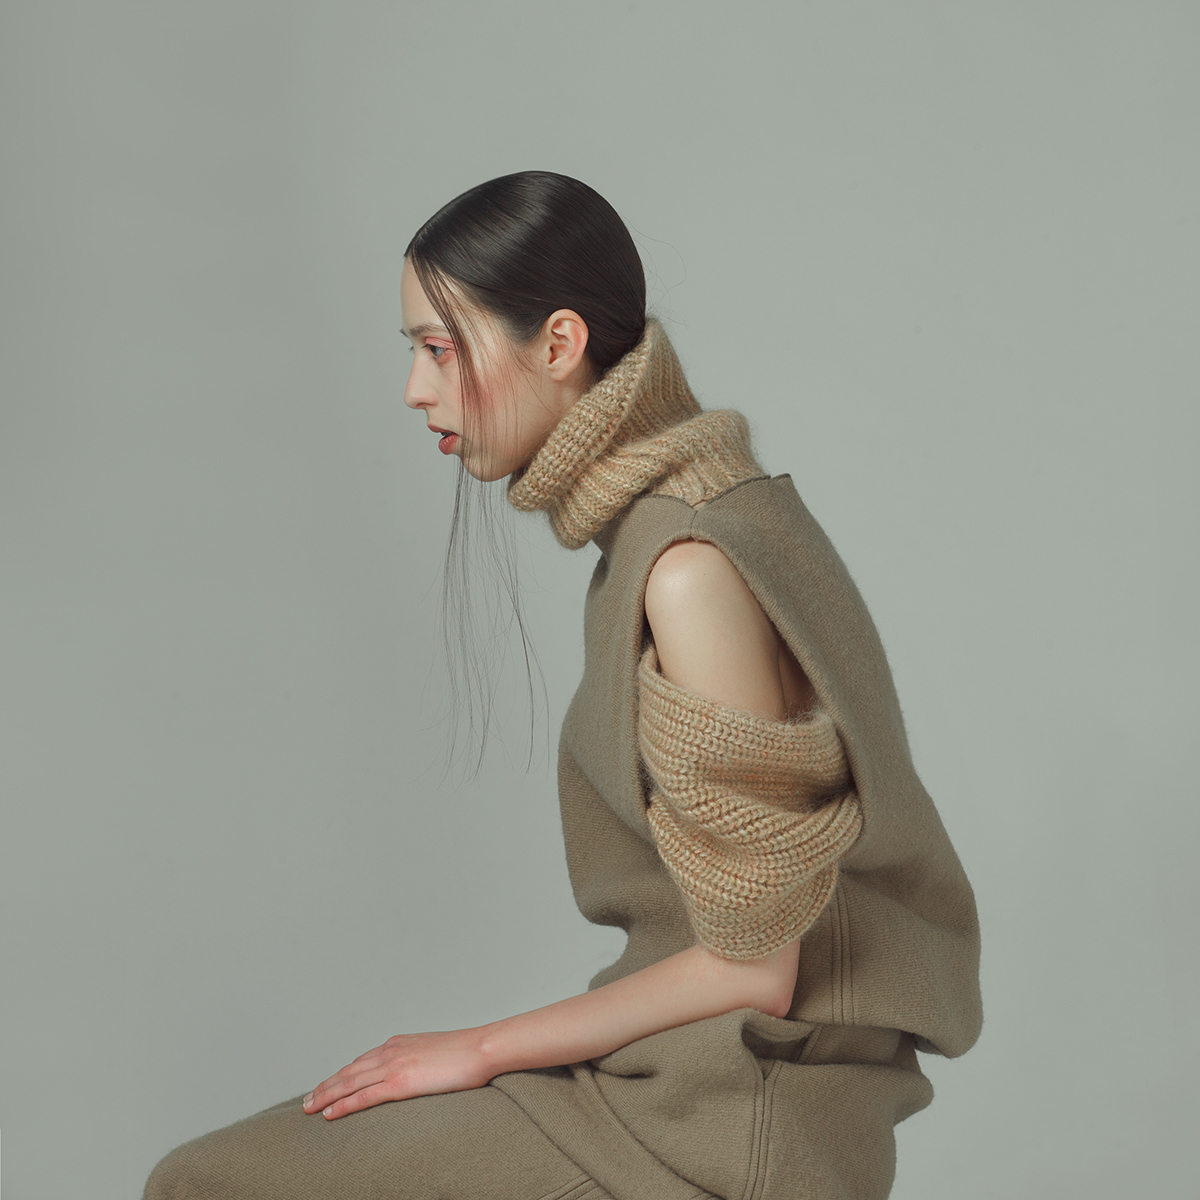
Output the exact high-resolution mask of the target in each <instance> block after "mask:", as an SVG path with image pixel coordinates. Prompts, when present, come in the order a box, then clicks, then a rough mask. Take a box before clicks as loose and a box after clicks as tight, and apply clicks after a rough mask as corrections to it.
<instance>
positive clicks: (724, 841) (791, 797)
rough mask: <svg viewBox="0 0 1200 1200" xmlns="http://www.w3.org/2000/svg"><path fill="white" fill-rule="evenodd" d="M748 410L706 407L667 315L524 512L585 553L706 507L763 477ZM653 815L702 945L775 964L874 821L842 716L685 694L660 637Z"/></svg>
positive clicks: (556, 432)
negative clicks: (855, 777)
mask: <svg viewBox="0 0 1200 1200" xmlns="http://www.w3.org/2000/svg"><path fill="white" fill-rule="evenodd" d="M763 476H764V472H763V471H762V469H761V467H760V466H759V465H758V463H757V461H756V460H755V458H754V455H753V452H752V451H751V448H750V440H749V429H748V427H747V424H746V420H745V418H744V417H743V416H742V414H741V413H738V412H736V411H733V410H718V411H710V412H705V411H702V410H701V408H700V406H699V405H698V404H697V402H696V400H695V397H694V396H693V395H692V392H691V390H690V388H689V387H688V385H687V381H686V378H685V376H684V373H683V369H682V367H681V365H680V363H679V360H678V358H677V356H676V355H675V351H674V349H673V347H672V346H671V343H670V341H669V340H668V338H667V335H666V333H665V332H664V330H663V328H662V326H661V325H660V324H659V322H657V321H656V320H654V319H653V318H652V319H650V320H649V321H648V322H647V325H646V331H645V334H644V336H643V338H642V340H641V341H640V342H639V344H638V345H637V346H636V347H635V348H634V349H633V350H631V351H630V352H629V353H628V354H626V355H625V356H624V358H622V359H621V360H620V361H619V362H617V363H616V364H615V365H614V366H613V367H612V368H611V369H610V370H609V371H608V372H606V373H605V375H604V376H603V377H602V378H601V379H600V380H599V381H598V382H597V383H596V384H595V385H594V386H593V387H592V388H591V389H589V390H588V391H587V392H586V393H584V395H583V396H582V397H580V399H579V400H578V401H577V402H576V403H575V404H574V405H573V406H572V408H571V409H570V411H569V412H568V413H567V414H566V415H565V416H564V417H563V418H562V420H561V421H559V422H558V424H557V425H556V426H555V427H554V429H553V430H552V431H551V433H550V436H549V437H548V438H547V440H546V442H545V443H544V444H543V445H542V447H541V448H540V449H539V451H538V452H537V454H536V455H535V456H534V457H533V459H532V460H531V461H530V463H529V464H528V466H527V467H526V468H525V469H524V470H523V471H520V472H517V473H516V474H514V475H513V476H512V478H511V480H510V482H509V492H508V495H509V499H510V501H511V502H512V504H513V505H514V506H515V507H516V508H518V509H522V510H524V511H532V510H535V509H544V510H545V511H546V512H547V513H548V515H549V518H550V523H551V526H552V528H553V529H554V532H555V535H556V536H557V537H558V539H559V541H560V542H562V544H563V545H565V546H568V547H570V548H572V549H574V548H578V547H580V546H582V545H584V544H585V543H586V542H587V541H588V540H589V539H590V538H592V537H593V536H594V535H595V534H596V533H598V532H599V531H600V530H601V529H602V528H603V527H604V526H605V525H606V524H607V523H608V522H609V521H610V520H612V518H613V517H614V516H616V514H617V513H619V512H620V511H621V510H622V509H623V508H624V507H625V506H626V505H628V504H629V502H630V501H631V500H632V499H633V498H634V497H635V496H637V495H639V494H641V493H644V492H650V493H653V494H658V495H670V496H675V497H677V498H678V499H681V500H683V501H685V502H686V503H688V504H690V505H692V506H693V507H697V506H700V505H702V504H704V503H706V502H707V501H709V500H711V499H712V498H713V497H714V496H716V495H718V494H719V493H720V492H722V491H724V490H726V489H727V488H730V487H733V486H734V485H735V484H737V483H740V482H744V481H746V480H750V479H755V478H762V477H763ZM638 706H639V709H638V740H639V746H640V749H641V754H642V761H643V764H644V766H645V769H646V772H647V775H648V777H649V784H650V786H649V788H648V793H649V794H648V798H647V813H646V815H647V819H648V822H649V825H650V829H651V831H652V833H653V836H654V840H655V844H656V846H657V849H658V852H659V854H660V856H661V857H662V860H663V863H664V865H665V866H666V868H667V870H668V872H669V873H670V875H671V877H672V878H673V879H674V880H675V882H676V884H677V885H678V886H679V889H680V892H681V894H682V897H683V901H684V905H685V907H686V909H687V912H688V915H689V917H690V919H691V922H692V927H693V930H694V931H695V934H696V937H697V939H698V940H699V941H701V942H702V943H703V944H704V945H706V946H707V947H708V948H709V949H711V950H712V951H713V952H714V953H716V954H719V955H721V956H722V957H724V958H732V959H747V958H757V957H760V956H762V955H765V954H769V953H771V952H772V951H774V950H777V949H779V948H780V947H782V946H784V945H786V944H787V943H788V942H790V941H792V940H794V939H795V938H797V937H799V936H800V935H801V934H803V933H804V931H805V930H807V929H808V928H809V927H810V926H811V925H812V924H813V922H814V921H816V919H817V918H818V917H819V916H820V914H821V912H822V910H823V909H824V908H825V906H826V904H827V903H828V902H829V899H830V897H831V896H832V894H833V891H834V887H835V886H836V883H837V872H838V860H839V859H840V858H841V856H842V855H843V854H844V853H845V851H846V850H847V849H849V847H850V846H851V845H852V844H853V842H854V840H855V838H856V837H857V836H858V833H859V831H860V829H861V826H862V817H861V812H860V806H859V803H858V797H857V795H856V794H855V792H854V789H853V781H852V780H851V778H850V772H849V768H848V766H847V763H846V757H845V754H844V752H843V749H842V745H841V741H840V739H839V737H838V733H837V730H836V728H835V726H834V723H833V720H832V718H831V717H830V716H829V714H828V713H826V712H825V711H824V710H823V709H821V708H820V707H819V706H818V707H815V708H813V709H811V710H809V711H808V712H807V713H804V714H802V715H801V716H800V717H798V718H796V719H793V720H790V721H775V720H771V719H769V718H765V717H761V716H757V715H754V714H750V713H745V712H739V711H736V710H733V709H730V708H727V707H726V706H724V705H722V704H719V703H717V702H716V701H714V700H711V699H709V698H708V697H705V696H701V695H698V694H697V693H695V692H691V691H688V690H687V689H685V688H681V687H678V686H677V685H675V684H673V683H671V682H670V681H669V680H667V679H666V678H665V677H664V676H663V675H662V674H661V672H660V671H659V669H658V659H657V655H656V653H655V649H654V645H653V643H652V642H650V643H648V644H647V645H646V647H645V650H644V652H643V654H642V657H641V661H640V663H639V666H638Z"/></svg>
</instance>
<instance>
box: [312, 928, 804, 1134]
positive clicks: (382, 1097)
mask: <svg viewBox="0 0 1200 1200" xmlns="http://www.w3.org/2000/svg"><path fill="white" fill-rule="evenodd" d="M799 956H800V943H799V941H798V940H797V941H795V942H792V943H791V944H790V945H787V946H785V947H784V948H783V949H782V950H778V951H776V952H775V953H774V954H770V955H767V956H765V957H763V958H756V959H752V960H747V961H744V962H733V961H730V960H728V959H724V958H718V957H717V956H716V955H715V954H713V953H712V952H711V951H709V950H706V949H705V948H704V947H703V946H691V947H689V948H688V949H687V950H681V951H680V952H679V953H678V954H673V955H671V957H670V958H664V959H663V960H662V962H657V963H655V964H654V965H653V966H650V967H644V968H643V969H642V970H640V971H635V972H634V973H633V974H632V975H627V976H625V978H624V979H618V980H616V981H615V982H614V983H608V984H605V985H604V987H601V988H597V989H596V990H595V991H594V992H585V993H584V994H583V995H581V996H571V997H570V998H569V999H567V1000H560V1001H558V1003H557V1004H548V1005H547V1006H546V1007H545V1008H539V1009H535V1010H534V1011H533V1012H527V1013H522V1014H521V1015H520V1016H517V1017H507V1018H505V1020H503V1021H495V1022H493V1023H492V1024H491V1025H482V1026H479V1027H478V1028H475V1029H455V1030H449V1031H446V1032H442V1033H402V1034H397V1035H396V1036H394V1037H390V1038H388V1040H387V1041H386V1042H384V1043H383V1045H382V1046H376V1047H375V1049H373V1050H368V1051H367V1053H366V1054H360V1055H359V1056H358V1058H356V1059H355V1060H354V1061H353V1062H352V1063H350V1064H349V1065H347V1066H345V1067H343V1068H342V1069H341V1070H340V1071H338V1072H337V1073H336V1074H334V1075H331V1076H330V1077H329V1078H328V1079H326V1080H325V1081H324V1082H323V1083H320V1084H318V1085H317V1086H316V1087H315V1088H314V1089H313V1090H312V1092H310V1093H309V1094H308V1095H307V1096H305V1098H304V1111H305V1112H308V1113H316V1112H321V1113H324V1115H325V1117H326V1119H328V1120H331V1121H332V1120H336V1119H337V1118H338V1117H344V1116H346V1115H347V1114H348V1113H352V1112H359V1111H361V1110H362V1109H364V1108H370V1107H371V1105H373V1104H383V1103H384V1102H386V1101H390V1100H407V1099H410V1098H411V1097H413V1096H432V1095H434V1094H436V1093H439V1092H457V1091H463V1090H465V1089H468V1088H477V1087H482V1086H483V1085H484V1084H485V1083H487V1082H488V1080H490V1079H494V1078H495V1077H496V1076H497V1075H503V1074H504V1073H505V1072H507V1071H522V1070H528V1069H530V1068H533V1067H557V1066H563V1065H565V1064H567V1063H574V1062H583V1061H584V1060H586V1059H589V1058H597V1057H599V1056H600V1055H601V1054H607V1053H609V1052H610V1051H612V1050H616V1049H618V1048H619V1047H621V1046H627V1045H628V1044H629V1043H630V1042H636V1041H637V1040H638V1038H643V1037H648V1036H649V1035H650V1034H652V1033H658V1032H659V1031H660V1030H663V1029H673V1028H675V1026H677V1025H686V1024H688V1023H689V1022H691V1021H700V1020H703V1019H704V1018H705V1017H715V1016H717V1015H718V1014H719V1013H724V1012H732V1011H733V1010H734V1009H738V1008H757V1009H760V1010H761V1011H762V1012H766V1013H771V1014H772V1015H774V1016H780V1017H782V1016H784V1015H785V1014H786V1013H787V1010H788V1007H789V1005H790V1003H791V999H792V991H793V989H794V987H795V982H796V964H797V962H798V960H799Z"/></svg>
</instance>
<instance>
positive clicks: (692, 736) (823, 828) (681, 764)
mask: <svg viewBox="0 0 1200 1200" xmlns="http://www.w3.org/2000/svg"><path fill="white" fill-rule="evenodd" d="M638 682H639V699H638V712H639V722H638V740H639V744H640V746H641V750H642V757H643V760H644V761H645V764H646V767H647V769H648V771H649V773H650V775H651V777H652V778H653V780H654V784H655V787H654V789H653V790H652V792H651V795H650V800H649V805H648V809H647V817H648V819H649V822H650V828H651V829H652V830H653V832H654V840H655V843H656V844H657V846H658V851H659V853H660V854H661V856H662V858H663V862H664V863H665V864H666V867H667V870H668V871H669V872H670V874H671V877H672V878H673V879H674V880H675V882H676V883H677V884H678V885H679V888H680V890H681V892H682V894H683V901H684V905H685V906H686V908H687V911H688V916H689V917H690V918H691V922H692V927H693V928H694V929H695V931H696V936H697V938H698V939H699V940H700V941H701V942H702V943H703V944H704V945H705V946H707V947H708V948H709V949H710V950H712V951H713V952H714V953H716V954H719V955H721V956H722V957H723V958H733V959H745V958H759V957H761V956H762V955H765V954H770V953H771V952H772V951H774V950H778V949H779V948H780V947H782V946H784V945H786V944H787V943H788V942H790V941H792V940H794V939H795V938H798V937H800V935H801V934H803V933H804V932H805V931H806V930H807V929H809V928H810V927H811V926H812V924H813V922H814V921H816V919H817V918H818V917H819V916H820V915H821V912H822V910H823V909H824V908H825V905H826V904H828V902H829V899H830V897H831V896H832V895H833V889H834V887H835V885H836V884H837V862H838V859H839V858H840V857H841V856H842V854H844V853H845V851H846V850H847V849H849V847H850V846H851V845H852V844H853V842H854V839H855V838H856V837H857V836H858V833H859V830H860V829H861V828H862V814H861V811H860V808H859V803H858V797H857V795H855V793H854V790H853V788H852V786H851V779H850V770H849V767H848V766H847V764H846V756H845V754H844V753H843V751H842V744H841V741H840V740H839V738H838V734H837V729H836V728H835V727H834V724H833V720H832V718H831V717H830V716H829V714H828V713H827V712H825V711H824V709H822V708H821V707H820V706H819V705H818V706H816V707H815V708H813V709H810V710H809V711H808V712H807V713H804V714H803V715H802V716H800V717H798V718H796V719H794V720H790V721H776V720H771V719H769V718H765V717H760V716H756V715H754V714H752V713H745V712H740V711H738V710H735V709H731V708H729V707H727V706H726V705H723V704H719V703H718V702H717V701H715V700H712V699H710V698H709V697H707V696H701V695H698V694H697V693H696V692H693V691H690V690H688V689H686V688H681V687H679V686H677V685H676V684H674V683H671V682H670V680H668V679H666V678H665V677H664V676H663V675H662V674H661V673H660V672H659V670H658V656H657V653H656V651H655V648H654V646H653V644H651V645H649V646H647V647H646V650H645V652H644V653H643V654H642V658H641V662H640V663H639V665H638Z"/></svg>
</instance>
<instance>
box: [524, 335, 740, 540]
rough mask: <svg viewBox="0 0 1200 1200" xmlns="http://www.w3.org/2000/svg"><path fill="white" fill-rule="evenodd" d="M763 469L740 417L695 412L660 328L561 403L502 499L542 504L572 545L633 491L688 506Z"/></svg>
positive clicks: (601, 525) (602, 522) (604, 521)
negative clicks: (567, 404) (562, 408)
mask: <svg viewBox="0 0 1200 1200" xmlns="http://www.w3.org/2000/svg"><path fill="white" fill-rule="evenodd" d="M763 476H764V472H763V469H762V467H760V466H759V464H758V462H757V461H756V460H755V458H754V454H753V452H752V450H751V448H750V431H749V427H748V426H747V424H746V418H745V417H744V416H742V414H741V413H739V412H736V411H734V410H732V409H717V410H714V411H711V412H705V411H702V410H701V408H700V406H699V404H697V403H696V398H695V397H694V396H693V395H692V391H691V388H689V387H688V383H687V379H686V378H685V376H684V373H683V368H682V366H681V365H680V362H679V359H678V357H677V356H676V354H675V349H674V347H673V346H672V345H671V342H670V339H669V338H668V337H667V335H666V332H665V331H664V330H663V327H662V325H661V324H660V323H659V322H658V321H657V320H655V319H654V318H653V317H651V318H649V319H648V320H647V321H646V329H645V332H644V334H643V335H642V340H641V341H640V342H639V343H638V344H637V345H636V346H635V347H634V348H633V349H632V350H630V351H629V353H628V354H626V355H625V356H624V357H623V358H621V359H619V360H618V361H617V362H616V363H614V364H613V365H612V367H610V368H609V369H608V371H606V372H605V373H604V375H603V376H601V378H600V379H599V380H598V381H597V382H596V383H595V384H594V385H593V386H592V387H591V388H589V389H588V391H586V392H585V393H584V394H583V395H582V396H580V398H579V399H578V400H577V401H576V402H575V403H574V404H573V405H572V406H571V408H570V409H569V410H568V411H567V413H566V414H565V415H564V416H563V417H562V419H561V420H560V421H559V422H558V423H557V424H556V425H555V426H554V428H553V429H552V430H551V432H550V436H549V437H548V438H547V439H546V441H545V442H544V443H543V444H542V446H541V447H540V449H539V450H538V451H537V453H536V454H535V455H534V457H533V458H532V459H531V460H530V462H529V463H528V465H527V466H526V467H525V468H524V469H523V470H521V471H516V472H514V473H513V475H512V476H511V477H510V479H509V486H508V498H509V500H510V502H511V503H512V504H513V505H514V507H516V508H518V509H520V510H522V511H523V512H532V511H534V510H536V509H544V510H545V511H546V512H547V514H548V516H549V518H550V525H551V528H552V529H553V530H554V535H555V537H557V538H558V540H559V541H560V542H561V543H562V544H563V545H564V546H567V547H568V548H570V549H572V550H576V549H578V548H579V547H580V546H583V545H584V544H585V543H586V542H588V541H589V540H590V539H591V538H592V537H594V536H595V535H596V534H597V533H598V532H599V531H600V530H601V529H603V528H604V526H605V525H607V524H608V522H609V521H611V520H612V518H613V517H614V516H616V515H617V513H619V512H620V511H621V509H623V508H624V507H625V506H626V505H627V504H628V503H629V502H630V501H631V500H632V499H633V498H634V496H636V495H638V494H639V493H641V492H645V491H651V492H654V493H658V494H664V495H671V496H677V497H678V498H679V499H681V500H684V501H686V502H687V503H688V504H691V505H693V506H697V505H700V504H703V503H704V502H705V501H707V500H709V499H711V498H712V497H713V496H715V495H717V494H719V493H720V492H722V491H724V490H725V489H726V488H729V487H732V486H733V485H734V484H735V483H741V482H743V481H744V480H747V479H756V478H761V477H763Z"/></svg>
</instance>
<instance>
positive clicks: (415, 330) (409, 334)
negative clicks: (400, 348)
mask: <svg viewBox="0 0 1200 1200" xmlns="http://www.w3.org/2000/svg"><path fill="white" fill-rule="evenodd" d="M400 332H401V333H402V334H404V336H405V337H406V338H410V339H411V338H416V337H420V336H421V334H423V333H449V332H450V331H449V330H448V329H447V328H446V327H445V325H414V326H413V327H412V328H411V329H402V330H400Z"/></svg>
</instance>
